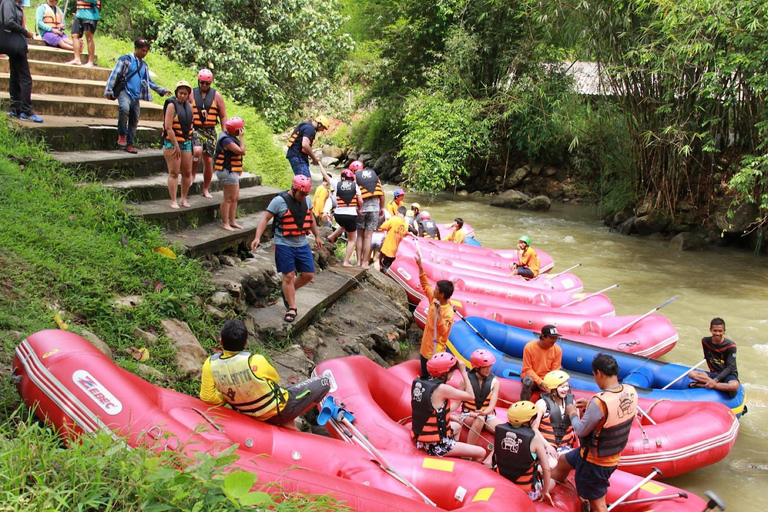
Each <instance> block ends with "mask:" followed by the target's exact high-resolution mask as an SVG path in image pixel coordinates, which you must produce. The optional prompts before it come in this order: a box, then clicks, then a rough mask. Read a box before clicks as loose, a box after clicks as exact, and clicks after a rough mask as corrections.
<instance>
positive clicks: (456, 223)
mask: <svg viewBox="0 0 768 512" xmlns="http://www.w3.org/2000/svg"><path fill="white" fill-rule="evenodd" d="M451 227H452V228H453V231H451V232H450V233H448V236H447V237H445V241H446V242H454V243H457V244H463V243H464V240H466V238H467V230H466V229H464V219H462V218H461V217H456V218H455V219H453V225H452V226H451Z"/></svg>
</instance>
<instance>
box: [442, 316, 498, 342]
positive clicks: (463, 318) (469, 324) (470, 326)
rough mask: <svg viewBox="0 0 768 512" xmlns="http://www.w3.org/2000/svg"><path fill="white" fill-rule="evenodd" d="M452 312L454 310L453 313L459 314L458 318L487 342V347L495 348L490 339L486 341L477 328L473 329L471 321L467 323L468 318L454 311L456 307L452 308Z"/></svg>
mask: <svg viewBox="0 0 768 512" xmlns="http://www.w3.org/2000/svg"><path fill="white" fill-rule="evenodd" d="M453 312H454V313H456V314H457V315H458V316H459V318H460V319H462V320H464V323H465V324H467V325H468V326H469V328H470V329H472V330H473V331H474V332H475V334H477V335H478V336H480V339H482V340H483V341H484V342H485V343H486V344H487V345H488V346H489V347H493V348H496V347H494V346H493V343H491V342H490V341H488V338H486V337H485V336H483V335H482V334H480V331H478V330H477V329H475V326H474V325H472V324H471V323H469V321H468V320H467V319H466V318H465V317H464V315H462V314H461V313H459V312H458V311H456V308H453Z"/></svg>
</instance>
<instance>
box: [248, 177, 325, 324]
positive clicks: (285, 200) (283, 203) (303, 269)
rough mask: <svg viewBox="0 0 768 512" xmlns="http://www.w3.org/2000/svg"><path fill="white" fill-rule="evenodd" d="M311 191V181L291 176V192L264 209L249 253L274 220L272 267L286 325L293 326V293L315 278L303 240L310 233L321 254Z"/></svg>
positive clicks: (294, 314)
mask: <svg viewBox="0 0 768 512" xmlns="http://www.w3.org/2000/svg"><path fill="white" fill-rule="evenodd" d="M311 188H312V181H311V180H310V179H309V178H308V177H306V176H304V175H301V174H299V175H297V176H294V178H293V183H292V184H291V189H290V190H288V191H285V192H281V193H280V194H278V195H277V196H275V198H274V199H272V201H271V202H270V203H269V206H267V211H266V212H264V215H263V216H262V217H261V221H259V225H258V226H257V227H256V237H255V238H254V239H253V242H252V243H251V251H256V249H258V248H259V244H260V240H261V235H263V234H264V231H265V230H266V229H267V225H268V224H269V221H270V220H273V219H274V230H275V266H276V267H277V271H278V272H279V273H281V274H282V281H281V288H282V292H283V305H284V306H285V307H286V312H285V316H284V317H283V320H285V321H286V322H293V321H294V320H295V319H296V316H297V315H298V312H299V310H298V309H297V308H296V290H298V289H299V288H301V287H302V286H304V285H305V284H307V283H309V282H310V281H312V278H314V277H315V261H314V258H313V257H312V250H311V249H310V248H309V241H308V240H307V235H308V234H309V233H310V232H311V233H312V234H313V235H314V236H315V244H316V245H317V250H318V251H322V250H323V245H322V241H321V240H320V233H318V231H317V224H316V223H315V216H314V214H313V213H312V200H311V199H310V197H309V191H310V189H311ZM296 272H299V273H300V275H299V277H296Z"/></svg>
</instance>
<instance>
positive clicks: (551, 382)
mask: <svg viewBox="0 0 768 512" xmlns="http://www.w3.org/2000/svg"><path fill="white" fill-rule="evenodd" d="M570 378H571V376H570V375H568V374H567V373H565V372H564V371H563V370H553V371H551V372H549V373H548V374H546V375H545V376H544V379H542V382H544V385H545V386H547V388H549V390H550V391H552V390H554V389H556V388H557V387H558V386H559V385H560V384H562V383H563V382H568V379H570Z"/></svg>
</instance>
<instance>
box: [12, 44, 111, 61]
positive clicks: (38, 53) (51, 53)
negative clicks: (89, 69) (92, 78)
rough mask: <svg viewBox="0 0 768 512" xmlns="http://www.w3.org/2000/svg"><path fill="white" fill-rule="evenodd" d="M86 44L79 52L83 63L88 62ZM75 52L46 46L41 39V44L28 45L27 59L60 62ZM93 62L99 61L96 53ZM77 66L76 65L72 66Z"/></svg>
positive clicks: (72, 57) (70, 57)
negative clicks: (81, 51)
mask: <svg viewBox="0 0 768 512" xmlns="http://www.w3.org/2000/svg"><path fill="white" fill-rule="evenodd" d="M87 51H88V50H87V46H86V48H83V52H84V53H81V54H80V61H81V62H82V63H83V64H85V63H86V62H88V53H87ZM74 57H75V54H74V52H70V51H67V50H62V49H61V48H53V47H52V46H48V45H46V44H45V42H44V41H43V45H36V44H35V45H29V47H28V48H27V58H28V59H29V60H40V61H45V62H60V63H62V64H63V63H66V62H69V61H71V60H72V59H74ZM94 62H96V63H98V62H99V56H98V55H96V57H94ZM72 67H77V66H72Z"/></svg>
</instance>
